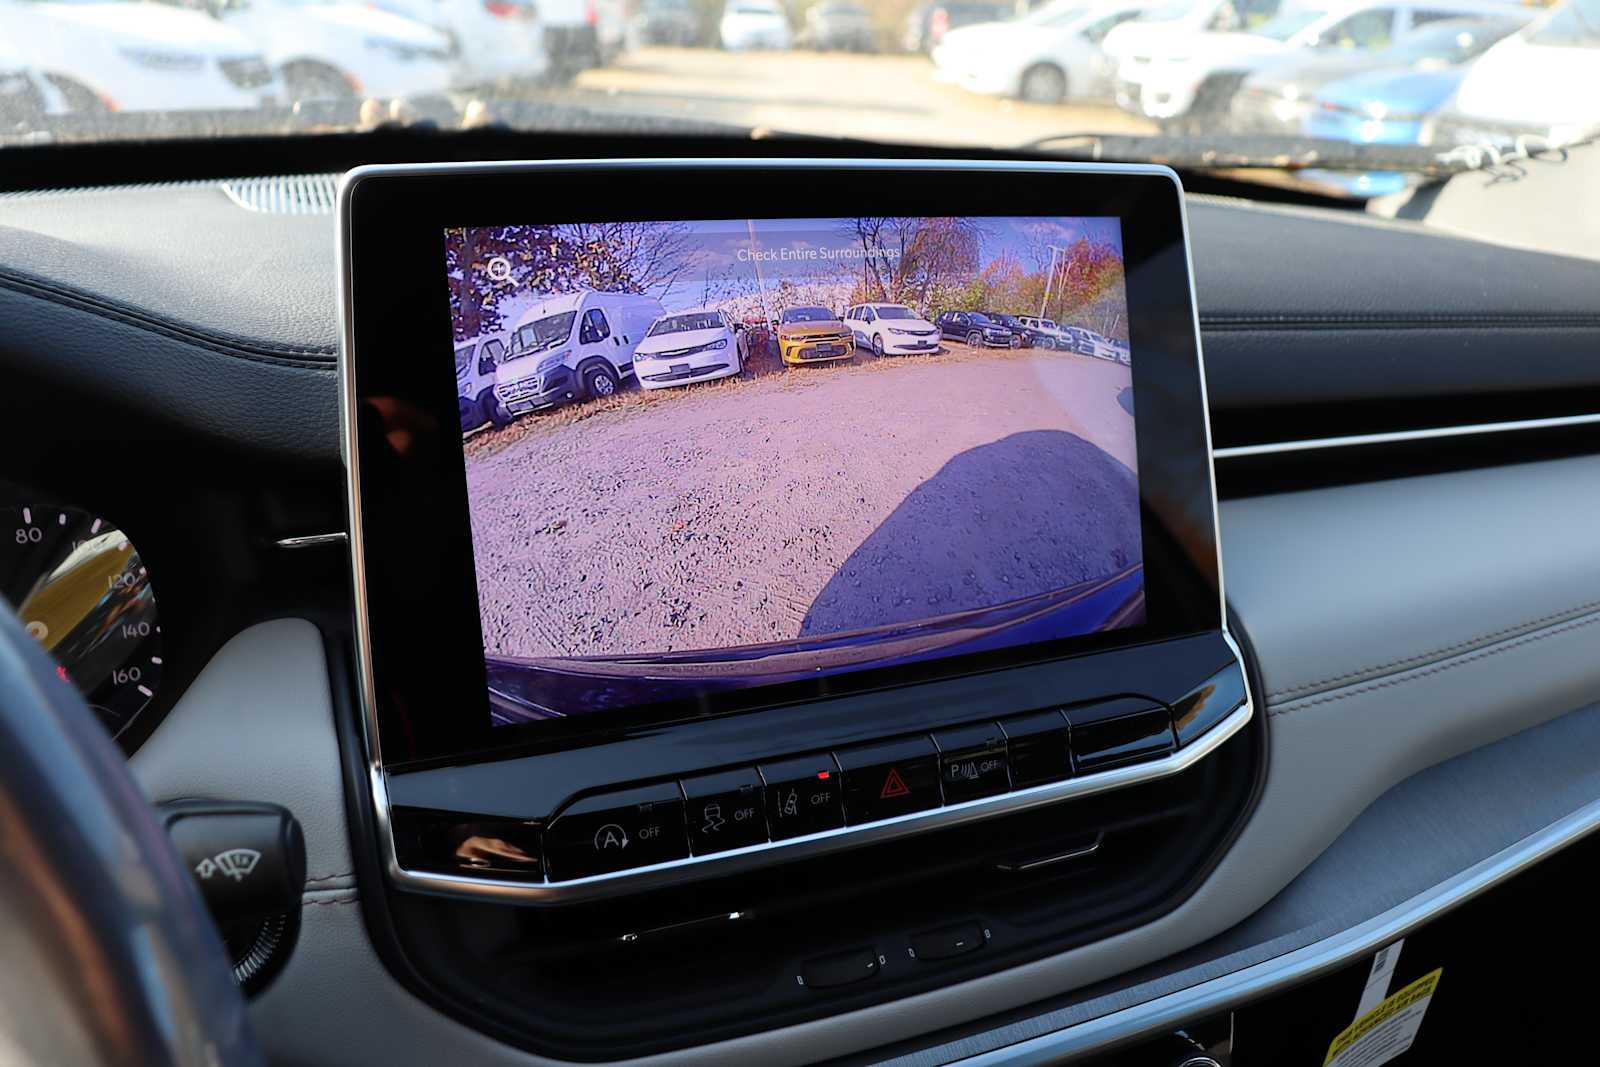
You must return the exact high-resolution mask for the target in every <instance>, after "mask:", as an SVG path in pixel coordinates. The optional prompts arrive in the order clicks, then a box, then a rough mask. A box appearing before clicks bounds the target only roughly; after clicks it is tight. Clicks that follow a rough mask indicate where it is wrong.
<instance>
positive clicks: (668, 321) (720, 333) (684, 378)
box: [633, 308, 745, 389]
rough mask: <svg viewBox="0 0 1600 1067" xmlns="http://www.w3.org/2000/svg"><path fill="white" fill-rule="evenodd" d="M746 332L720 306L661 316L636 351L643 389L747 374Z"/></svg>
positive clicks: (635, 367) (634, 357) (636, 362)
mask: <svg viewBox="0 0 1600 1067" xmlns="http://www.w3.org/2000/svg"><path fill="white" fill-rule="evenodd" d="M743 332H744V331H743V327H736V326H735V325H734V324H733V323H732V322H731V321H730V320H729V319H728V316H727V314H726V313H725V312H723V311H721V310H719V309H717V308H690V309H688V310H686V311H674V312H671V313H669V314H666V315H662V316H661V317H660V318H658V319H656V321H655V322H652V323H651V324H650V330H649V332H648V333H646V334H645V338H644V340H643V341H641V342H639V347H638V348H637V349H635V350H634V353H633V369H634V373H636V374H637V375H638V376H639V388H641V389H664V388H666V387H667V386H669V385H682V384H684V383H685V382H709V381H712V380H714V379H717V378H728V377H732V376H733V375H735V374H738V373H739V372H740V371H742V370H744V355H745V353H744V337H743Z"/></svg>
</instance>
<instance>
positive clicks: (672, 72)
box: [541, 48, 1155, 148]
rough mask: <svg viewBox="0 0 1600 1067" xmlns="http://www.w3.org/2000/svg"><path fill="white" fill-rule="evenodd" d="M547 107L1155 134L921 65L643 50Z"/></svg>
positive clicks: (712, 117) (915, 135)
mask: <svg viewBox="0 0 1600 1067" xmlns="http://www.w3.org/2000/svg"><path fill="white" fill-rule="evenodd" d="M541 98H543V99H546V100H548V101H549V102H551V103H559V102H569V103H572V104H576V105H579V106H581V107H582V108H584V109H585V110H587V111H590V112H595V113H599V114H615V115H618V116H622V115H627V116H632V117H637V116H641V115H644V116H654V117H658V118H670V119H678V120H695V121H700V122H712V123H719V124H729V125H735V126H749V127H758V128H762V129H765V130H770V131H774V132H788V133H804V134H812V135H816V136H824V137H851V138H861V139H865V140H872V141H888V142H902V141H904V142H912V143H917V144H948V145H973V146H981V147H987V148H1015V147H1018V146H1020V145H1024V144H1027V143H1029V142H1031V141H1035V140H1038V139H1040V138H1045V137H1052V136H1057V135H1061V134H1068V133H1082V132H1092V133H1129V134H1145V133H1151V132H1154V129H1155V127H1154V126H1152V125H1151V124H1150V123H1148V122H1145V121H1144V120H1142V119H1136V118H1134V117H1133V116H1131V115H1127V114H1125V113H1123V112H1122V111H1120V110H1118V109H1117V108H1116V107H1115V106H1114V105H1112V104H1109V103H1071V104H1063V105H1056V106H1047V105H1040V104H1025V103H1022V102H1021V101H1016V100H1005V99H997V98H994V97H988V96H979V95H977V94H975V93H969V92H967V91H966V90H964V89H961V88H959V87H957V86H953V85H948V84H945V83H942V82H939V81H937V80H936V79H935V77H934V65H933V63H932V61H931V60H929V59H928V58H927V57H926V56H907V55H856V54H851V53H835V52H826V53H824V52H807V51H790V52H724V51H720V50H717V49H709V48H642V49H639V50H637V51H634V52H628V53H625V54H623V55H622V56H620V57H619V58H618V59H617V60H616V61H615V62H614V63H612V64H611V65H610V66H607V67H602V68H598V69H595V70H587V71H584V72H583V73H582V74H580V75H579V76H578V78H577V80H576V81H575V82H574V83H573V84H572V85H571V86H570V87H568V88H565V89H559V90H549V91H547V93H541Z"/></svg>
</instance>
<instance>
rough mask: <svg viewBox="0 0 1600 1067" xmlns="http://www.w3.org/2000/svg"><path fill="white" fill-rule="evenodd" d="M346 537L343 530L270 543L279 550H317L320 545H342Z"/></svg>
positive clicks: (288, 538)
mask: <svg viewBox="0 0 1600 1067" xmlns="http://www.w3.org/2000/svg"><path fill="white" fill-rule="evenodd" d="M347 540H349V538H348V536H347V535H346V534H345V532H344V531H343V530H339V531H338V532H336V533H323V534H305V535H303V536H301V537H280V538H278V539H277V540H276V541H274V542H272V543H273V544H275V545H277V546H278V547H279V548H319V547H321V546H322V545H342V544H344V543H345V542H346V541H347Z"/></svg>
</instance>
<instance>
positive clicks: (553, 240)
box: [445, 217, 1145, 723]
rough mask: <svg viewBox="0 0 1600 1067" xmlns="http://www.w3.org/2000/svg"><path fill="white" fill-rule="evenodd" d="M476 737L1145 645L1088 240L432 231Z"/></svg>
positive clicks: (1124, 334) (1078, 229)
mask: <svg viewBox="0 0 1600 1067" xmlns="http://www.w3.org/2000/svg"><path fill="white" fill-rule="evenodd" d="M445 256H446V264H445V267H446V272H447V276H448V282H449V292H450V302H451V313H452V319H453V322H454V349H455V351H454V355H455V369H456V386H457V396H458V402H459V408H460V414H461V428H462V434H463V438H464V440H463V451H464V454H465V466H466V481H467V495H468V506H469V512H470V518H471V526H472V549H473V555H474V564H475V569H476V577H477V587H478V599H479V606H480V614H481V620H482V630H483V640H484V654H485V658H486V662H487V667H488V680H489V702H490V706H491V714H492V716H493V719H494V721H495V722H496V723H519V722H529V721H535V720H540V719H548V718H555V717H564V716H573V715H581V714H585V713H589V712H596V711H605V710H608V709H616V708H626V707H633V706H637V705H641V704H649V703H656V702H659V701H667V700H684V699H699V698H702V697H704V696H706V695H708V694H714V693H717V692H719V691H725V690H731V689H740V688H747V687H751V686H762V685H772V684H778V683H783V682H788V681H795V680H799V679H814V678H816V677H818V676H821V675H827V674H832V673H838V672H844V671H855V670H862V669H869V668H878V667H889V666H899V665H906V664H911V663H917V662H926V661H928V660H931V659H935V658H940V657H947V656H957V655H966V654H969V653H975V652H990V651H996V650H1001V649H1008V648H1016V647H1019V646H1024V645H1032V644H1037V643H1040V642H1047V641H1058V640H1060V639H1063V638H1070V637H1076V636H1081V635H1084V634H1089V633H1094V632H1098V631H1103V630H1111V629H1117V628H1121V627H1127V626H1133V625H1137V624H1139V623H1141V622H1143V621H1144V610H1145V607H1144V571H1143V559H1142V547H1141V542H1140V527H1139V493H1138V481H1137V471H1138V462H1137V457H1136V454H1135V442H1134V409H1133V389H1132V371H1131V367H1132V362H1133V360H1134V359H1136V358H1138V354H1137V353H1136V352H1133V351H1131V349H1130V347H1129V344H1128V321H1127V297H1126V291H1125V283H1124V276H1123V259H1122V239H1121V226H1120V223H1119V220H1117V219H1115V218H993V217H982V218H976V217H957V218H895V217H879V218H829V219H734V220H711V221H698V222H628V223H596V224H580V225H507V226H498V227H481V228H458V229H451V230H448V231H446V233H445Z"/></svg>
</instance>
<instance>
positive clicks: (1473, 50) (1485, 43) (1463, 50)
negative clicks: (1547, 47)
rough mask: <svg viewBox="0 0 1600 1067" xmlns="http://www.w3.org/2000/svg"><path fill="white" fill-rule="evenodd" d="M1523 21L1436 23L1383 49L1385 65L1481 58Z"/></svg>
mask: <svg viewBox="0 0 1600 1067" xmlns="http://www.w3.org/2000/svg"><path fill="white" fill-rule="evenodd" d="M1522 24H1523V23H1522V21H1520V20H1510V19H1501V20H1498V21H1493V22H1489V21H1485V22H1468V21H1459V22H1458V21H1455V20H1451V21H1449V22H1436V23H1434V24H1433V25H1431V26H1425V27H1423V28H1422V29H1420V30H1417V31H1415V32H1413V33H1409V34H1407V35H1406V36H1405V37H1402V38H1401V39H1400V40H1399V41H1396V42H1395V43H1394V44H1393V45H1391V46H1389V47H1388V48H1386V49H1384V51H1383V59H1384V62H1387V63H1394V64H1395V65H1396V66H1410V65H1412V64H1414V63H1427V62H1435V63H1460V62H1462V61H1463V60H1467V59H1471V58H1472V57H1473V56H1476V55H1480V54H1481V53H1482V52H1483V51H1484V49H1486V48H1488V47H1489V46H1490V45H1492V44H1494V43H1495V42H1496V41H1498V40H1500V39H1501V38H1502V37H1504V36H1506V34H1508V33H1511V32H1513V31H1514V30H1516V29H1517V27H1519V26H1521V25H1522Z"/></svg>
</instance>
